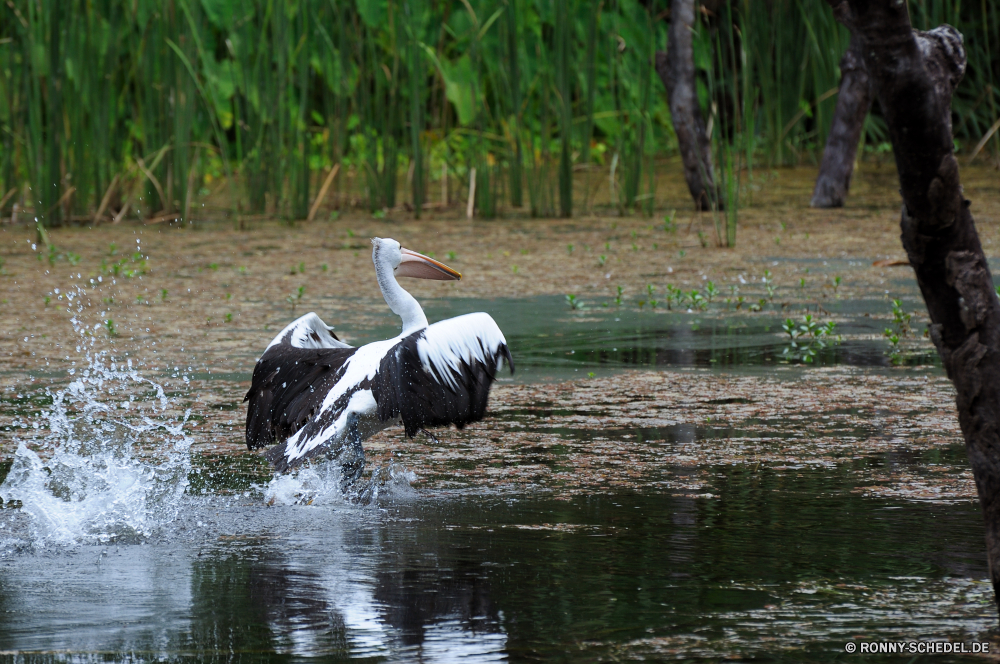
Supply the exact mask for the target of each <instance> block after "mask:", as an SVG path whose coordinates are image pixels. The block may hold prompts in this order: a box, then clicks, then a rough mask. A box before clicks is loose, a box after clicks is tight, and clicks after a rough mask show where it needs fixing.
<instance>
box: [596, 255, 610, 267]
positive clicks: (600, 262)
mask: <svg viewBox="0 0 1000 664" xmlns="http://www.w3.org/2000/svg"><path fill="white" fill-rule="evenodd" d="M606 262H608V257H607V256H605V255H604V254H601V255H600V256H598V257H597V264H598V265H600V266H601V267H604V264H605V263H606Z"/></svg>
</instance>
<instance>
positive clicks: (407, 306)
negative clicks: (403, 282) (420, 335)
mask: <svg viewBox="0 0 1000 664" xmlns="http://www.w3.org/2000/svg"><path fill="white" fill-rule="evenodd" d="M375 277H376V278H377V279H378V287H379V288H380V289H381V290H382V297H384V298H385V303H386V304H388V305H389V308H390V309H392V311H393V313H395V314H396V315H397V316H399V317H400V318H402V319H403V332H402V336H406V335H408V334H410V333H412V332H416V331H417V330H422V329H423V328H425V327H427V316H425V315H424V310H423V309H422V308H421V307H420V303H419V302H417V300H416V298H415V297H413V296H412V295H410V294H409V293H407V292H406V291H405V290H403V287H402V286H400V285H399V283H398V282H397V281H396V275H395V274H393V271H392V267H391V266H390V265H389V263H388V262H387V261H385V260H378V257H377V256H376V260H375Z"/></svg>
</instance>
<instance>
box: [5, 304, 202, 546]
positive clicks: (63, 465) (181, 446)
mask: <svg viewBox="0 0 1000 664" xmlns="http://www.w3.org/2000/svg"><path fill="white" fill-rule="evenodd" d="M72 322H73V325H74V328H75V329H76V331H77V333H78V334H79V335H80V338H81V346H79V347H78V351H80V350H82V351H84V352H85V358H86V363H85V367H84V368H83V369H82V371H80V372H76V371H73V370H71V371H70V374H71V375H75V376H76V377H75V378H74V380H72V382H70V383H69V385H68V386H66V387H65V388H64V389H59V390H54V389H47V390H46V392H47V393H48V395H49V396H50V397H51V399H52V405H51V406H49V407H48V408H47V409H45V410H44V411H42V413H41V414H40V415H39V416H38V417H37V418H36V419H35V421H33V422H31V423H30V427H31V429H33V430H38V431H40V432H41V431H44V432H45V433H42V434H41V436H40V438H36V439H34V440H31V441H25V440H19V441H18V447H17V452H16V453H15V455H14V459H13V463H12V465H11V468H10V472H9V473H8V474H7V478H6V479H5V480H4V482H3V484H2V485H0V500H2V501H5V502H9V501H19V502H20V503H21V510H20V511H21V512H22V513H24V514H27V515H29V516H30V525H29V528H28V530H29V532H30V541H31V543H32V544H35V545H45V544H46V543H59V544H68V543H85V542H110V541H136V540H141V539H143V538H146V537H148V536H149V535H151V534H153V532H155V531H156V530H157V528H158V527H159V526H161V525H162V524H164V523H167V522H169V521H171V520H173V519H174V518H175V517H176V516H177V514H178V512H179V510H180V504H181V503H180V501H181V498H182V496H183V495H184V492H185V490H186V489H187V486H188V473H189V472H190V470H191V459H190V454H189V448H190V446H191V442H192V441H191V439H190V438H189V437H188V436H187V435H186V434H185V433H184V431H183V427H184V425H185V423H186V422H187V420H188V417H189V416H190V411H186V412H184V413H179V412H177V410H176V405H175V402H174V400H173V399H171V398H168V397H167V395H166V393H165V391H164V389H163V387H162V386H161V385H159V384H157V383H155V382H153V381H151V380H149V379H147V378H144V377H143V376H142V375H141V374H140V373H139V371H138V370H137V369H136V368H135V367H133V363H132V360H131V359H129V360H126V361H125V362H120V361H118V360H116V359H115V358H114V356H113V355H112V354H111V353H110V352H109V351H108V350H98V349H96V348H95V340H94V337H93V336H92V335H91V336H88V335H87V328H86V326H84V325H83V324H82V323H80V322H79V321H78V320H77V319H76V318H74V319H73V321H72ZM21 427H22V428H23V429H25V428H28V427H27V426H26V423H21Z"/></svg>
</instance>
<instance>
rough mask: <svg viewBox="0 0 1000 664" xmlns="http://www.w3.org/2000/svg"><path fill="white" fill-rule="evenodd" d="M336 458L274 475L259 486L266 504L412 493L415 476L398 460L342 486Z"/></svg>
mask: <svg viewBox="0 0 1000 664" xmlns="http://www.w3.org/2000/svg"><path fill="white" fill-rule="evenodd" d="M341 469H342V467H341V464H340V463H339V462H338V461H337V460H323V461H318V462H314V463H312V464H310V465H307V466H305V467H303V468H300V469H298V470H296V471H294V472H292V473H288V474H282V475H276V476H275V477H274V478H272V479H271V481H270V482H268V483H267V485H266V486H263V487H261V490H262V491H263V493H264V500H265V501H266V502H267V504H268V505H331V504H338V503H340V504H343V503H345V502H352V503H361V504H365V505H368V504H372V503H375V502H377V501H378V499H379V498H380V497H403V496H408V495H411V494H412V493H413V489H412V488H411V484H412V483H413V482H415V481H416V479H417V476H416V474H415V473H414V472H413V471H412V470H409V469H408V468H406V467H405V466H403V465H402V464H399V463H396V462H394V461H390V462H389V463H388V464H386V465H385V466H379V467H377V468H375V470H374V471H373V472H372V475H371V477H370V478H369V479H367V480H365V481H358V482H356V483H355V484H353V485H350V486H347V487H344V485H343V474H342V470H341Z"/></svg>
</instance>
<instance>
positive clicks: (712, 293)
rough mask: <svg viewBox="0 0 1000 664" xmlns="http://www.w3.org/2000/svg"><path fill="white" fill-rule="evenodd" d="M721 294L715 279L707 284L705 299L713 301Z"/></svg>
mask: <svg viewBox="0 0 1000 664" xmlns="http://www.w3.org/2000/svg"><path fill="white" fill-rule="evenodd" d="M718 296H719V289H718V288H716V287H715V282H714V281H709V282H708V283H707V284H705V299H706V300H708V301H709V302H711V301H712V300H714V299H715V298H717V297H718Z"/></svg>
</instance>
